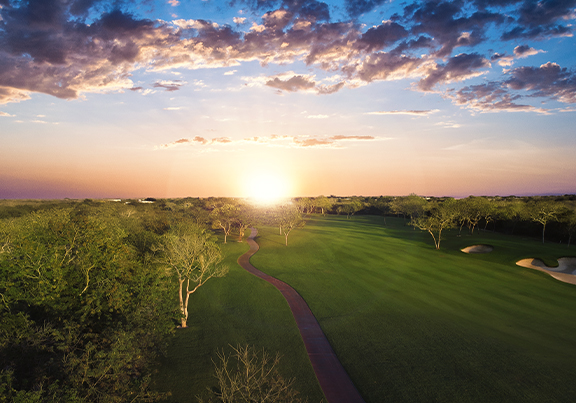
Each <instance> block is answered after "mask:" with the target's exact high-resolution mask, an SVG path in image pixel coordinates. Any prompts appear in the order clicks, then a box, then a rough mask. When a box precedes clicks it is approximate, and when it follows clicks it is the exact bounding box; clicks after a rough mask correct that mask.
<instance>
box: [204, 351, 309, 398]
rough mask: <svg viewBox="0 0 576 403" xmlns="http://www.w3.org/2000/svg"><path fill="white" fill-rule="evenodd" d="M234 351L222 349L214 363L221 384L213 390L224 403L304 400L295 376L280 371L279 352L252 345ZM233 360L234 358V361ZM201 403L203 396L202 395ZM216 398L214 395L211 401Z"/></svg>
mask: <svg viewBox="0 0 576 403" xmlns="http://www.w3.org/2000/svg"><path fill="white" fill-rule="evenodd" d="M232 349H233V353H232V355H229V354H226V353H224V351H219V352H218V353H217V355H218V362H215V363H214V369H215V372H216V375H215V377H216V379H217V380H218V388H217V389H216V391H215V392H214V395H215V396H216V398H217V400H216V401H217V402H222V403H298V402H302V400H301V399H300V398H299V397H298V396H297V395H298V392H297V391H296V390H294V389H293V384H294V379H284V378H283V377H282V376H281V375H280V373H279V372H278V364H279V362H280V355H279V354H276V355H275V356H270V355H269V354H268V353H267V352H266V351H265V350H262V351H258V350H257V349H256V348H254V347H250V346H247V345H246V346H236V347H232ZM232 361H234V362H232ZM199 401H200V402H201V403H202V402H203V400H202V399H201V398H200V399H199ZM210 402H213V400H212V399H209V400H208V403H210Z"/></svg>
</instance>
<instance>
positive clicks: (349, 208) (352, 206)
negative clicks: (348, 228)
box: [340, 199, 364, 219]
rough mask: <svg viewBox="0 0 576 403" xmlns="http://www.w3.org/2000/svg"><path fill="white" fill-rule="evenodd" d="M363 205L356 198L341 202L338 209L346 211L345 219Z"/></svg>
mask: <svg viewBox="0 0 576 403" xmlns="http://www.w3.org/2000/svg"><path fill="white" fill-rule="evenodd" d="M363 207H364V206H363V205H362V202H360V201H359V200H356V199H352V200H351V201H350V202H348V203H343V204H342V205H341V206H340V209H341V211H342V212H344V213H346V219H350V217H351V216H353V215H354V214H355V213H357V212H358V211H360V210H362V208H363Z"/></svg>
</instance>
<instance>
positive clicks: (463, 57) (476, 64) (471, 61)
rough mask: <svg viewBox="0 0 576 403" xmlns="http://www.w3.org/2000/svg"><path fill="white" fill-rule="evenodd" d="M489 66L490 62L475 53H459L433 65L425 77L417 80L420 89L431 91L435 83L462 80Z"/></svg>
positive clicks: (477, 74)
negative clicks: (442, 63) (445, 61)
mask: <svg viewBox="0 0 576 403" xmlns="http://www.w3.org/2000/svg"><path fill="white" fill-rule="evenodd" d="M488 67H490V62H489V61H488V60H487V59H486V58H484V57H483V56H480V55H479V54H477V53H472V54H466V53H461V54H459V55H457V56H454V57H451V58H450V59H449V60H448V63H446V64H445V65H435V66H433V67H431V68H429V69H428V71H427V74H426V77H425V78H423V79H421V80H420V82H418V88H419V89H421V90H422V91H431V90H432V88H433V87H434V86H436V85H437V84H444V83H451V82H456V81H462V80H465V79H467V78H471V77H476V76H479V75H480V74H482V72H481V71H479V70H480V69H483V68H488Z"/></svg>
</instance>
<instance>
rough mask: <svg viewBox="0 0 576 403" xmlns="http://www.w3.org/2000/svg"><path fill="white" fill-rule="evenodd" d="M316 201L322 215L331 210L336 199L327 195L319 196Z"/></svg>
mask: <svg viewBox="0 0 576 403" xmlns="http://www.w3.org/2000/svg"><path fill="white" fill-rule="evenodd" d="M315 201H316V207H318V208H319V209H320V211H321V212H322V215H324V213H325V212H326V211H327V210H330V209H331V208H332V206H333V205H334V201H333V200H332V199H329V198H327V197H326V196H318V197H317V198H316V200H315Z"/></svg>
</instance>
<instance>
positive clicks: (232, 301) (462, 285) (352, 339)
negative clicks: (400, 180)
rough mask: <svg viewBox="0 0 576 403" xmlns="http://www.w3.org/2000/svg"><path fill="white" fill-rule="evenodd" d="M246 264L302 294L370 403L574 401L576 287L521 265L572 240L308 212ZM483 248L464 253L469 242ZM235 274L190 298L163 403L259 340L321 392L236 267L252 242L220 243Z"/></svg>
mask: <svg viewBox="0 0 576 403" xmlns="http://www.w3.org/2000/svg"><path fill="white" fill-rule="evenodd" d="M255 240H256V242H257V243H258V244H259V245H260V250H259V251H258V252H257V253H256V254H255V255H254V256H253V257H252V258H251V260H250V262H251V263H252V265H254V266H255V267H256V268H257V269H259V270H261V271H263V272H264V273H266V274H269V275H271V276H273V277H275V278H278V279H279V280H281V281H283V282H285V283H287V284H289V285H290V286H292V287H293V288H294V289H295V290H296V291H297V292H298V293H299V294H300V295H301V296H302V297H303V298H304V300H305V301H306V302H307V304H308V305H309V307H310V309H311V311H312V312H313V313H314V315H315V317H316V319H317V320H318V322H319V324H320V326H321V327H322V330H323V331H324V333H325V335H326V337H327V338H328V340H329V341H330V344H331V345H332V348H333V349H334V351H335V352H336V354H337V355H338V358H339V359H340V361H341V363H342V365H343V366H344V368H345V369H346V371H347V372H348V374H349V375H350V377H351V379H352V381H353V382H354V384H355V385H356V387H357V388H358V390H359V392H360V393H361V395H362V397H363V398H364V400H365V401H366V402H432V401H434V402H573V401H575V400H576V386H575V383H574V373H575V370H574V362H576V344H575V343H574V341H575V340H576V286H574V285H572V284H567V283H563V282H561V281H558V280H556V279H554V278H552V277H551V276H549V275H547V274H546V273H543V272H541V271H537V270H532V269H529V268H525V267H520V266H518V265H516V262H517V261H519V260H521V259H528V258H538V259H541V260H542V261H543V262H544V263H546V264H547V266H555V265H557V264H558V263H557V259H558V258H560V257H566V256H574V252H572V250H573V249H567V248H566V245H565V244H553V243H545V244H542V243H541V242H539V240H538V239H532V238H527V237H521V236H513V235H505V234H500V233H493V232H489V231H480V232H477V233H475V234H474V235H469V234H468V233H462V235H459V234H458V230H457V229H455V230H449V231H446V232H445V233H443V240H442V246H441V248H440V249H439V250H436V249H435V247H434V243H433V241H432V238H431V237H430V235H429V234H428V233H426V232H424V231H419V230H414V229H413V228H412V227H410V226H408V225H406V222H405V220H404V219H402V218H395V217H387V218H386V221H384V219H383V217H381V216H353V217H352V218H351V219H347V217H346V216H334V215H332V216H321V215H318V214H314V215H311V216H309V218H308V221H307V223H306V225H305V226H304V227H303V228H301V229H297V230H295V231H294V232H293V233H292V234H291V235H290V244H289V246H286V245H285V239H284V236H283V235H281V234H279V231H278V228H277V227H276V228H274V227H265V226H262V227H258V236H257V237H256V239H255ZM479 244H485V245H490V246H491V247H492V248H493V250H492V251H491V252H489V253H463V252H462V251H461V249H464V248H466V247H468V246H471V245H479ZM222 250H223V253H224V254H225V256H226V264H227V265H228V267H229V270H230V271H229V274H228V275H227V276H226V277H224V278H222V279H221V280H219V281H214V282H212V283H209V284H207V285H206V286H205V287H203V289H202V290H201V291H199V292H198V293H196V294H195V295H194V298H193V299H191V302H190V306H189V322H188V326H189V327H188V328H186V329H181V330H179V331H178V332H176V335H175V336H174V337H173V339H172V341H171V343H170V346H169V349H168V354H167V356H166V357H165V358H164V359H163V360H162V362H161V364H160V366H159V368H158V371H157V373H156V376H155V385H156V388H157V389H158V390H160V391H170V392H171V394H172V395H171V397H170V400H169V401H172V402H184V401H195V399H196V396H202V395H203V394H204V393H205V392H206V390H207V389H210V388H213V387H215V386H216V380H215V378H214V375H213V368H214V364H213V361H214V362H216V360H217V357H216V354H215V352H216V351H218V350H221V351H222V350H223V351H224V352H226V353H230V351H231V347H230V346H237V345H246V344H248V345H251V346H254V347H256V348H258V349H265V350H266V351H268V352H270V353H275V352H279V353H280V354H281V355H282V358H281V361H280V365H279V371H280V373H281V374H282V376H284V377H285V378H295V383H294V388H295V389H296V390H298V391H299V392H300V396H302V397H303V398H304V397H306V398H307V399H308V401H309V402H320V401H321V400H322V399H323V398H324V397H323V394H322V391H321V389H320V386H319V384H318V382H317V381H316V378H315V376H314V372H313V370H312V366H311V364H310V362H309V360H308V356H307V354H306V351H305V349H304V344H303V342H302V339H301V338H300V334H299V332H298V329H297V327H296V324H295V321H294V319H293V317H292V314H291V312H290V310H289V308H288V304H287V303H286V301H285V300H284V298H283V297H282V295H281V294H280V292H279V291H277V290H276V289H275V288H274V287H273V286H272V285H270V284H268V283H266V282H265V281H263V280H261V279H259V278H257V277H255V276H253V275H251V274H250V273H248V272H246V271H245V270H244V269H242V268H241V267H240V266H239V265H238V264H237V259H238V257H239V256H240V255H242V254H243V253H245V252H246V251H247V250H248V245H247V244H246V243H245V242H243V243H237V242H228V243H227V244H224V245H222Z"/></svg>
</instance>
